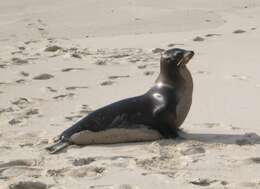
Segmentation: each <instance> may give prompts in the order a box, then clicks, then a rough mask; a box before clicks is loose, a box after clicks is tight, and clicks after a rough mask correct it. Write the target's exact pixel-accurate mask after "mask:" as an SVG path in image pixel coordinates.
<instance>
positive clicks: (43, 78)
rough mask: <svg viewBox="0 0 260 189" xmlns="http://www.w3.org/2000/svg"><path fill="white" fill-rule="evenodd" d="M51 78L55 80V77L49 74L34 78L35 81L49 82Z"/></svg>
mask: <svg viewBox="0 0 260 189" xmlns="http://www.w3.org/2000/svg"><path fill="white" fill-rule="evenodd" d="M51 78H54V76H53V75H51V74H48V73H44V74H40V75H38V76H35V77H33V79H34V80H48V79H51Z"/></svg>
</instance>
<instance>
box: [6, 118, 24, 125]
mask: <svg viewBox="0 0 260 189" xmlns="http://www.w3.org/2000/svg"><path fill="white" fill-rule="evenodd" d="M8 123H9V124H10V125H11V126H13V125H17V124H19V123H22V121H21V120H20V119H19V118H13V119H11V120H10V121H8Z"/></svg>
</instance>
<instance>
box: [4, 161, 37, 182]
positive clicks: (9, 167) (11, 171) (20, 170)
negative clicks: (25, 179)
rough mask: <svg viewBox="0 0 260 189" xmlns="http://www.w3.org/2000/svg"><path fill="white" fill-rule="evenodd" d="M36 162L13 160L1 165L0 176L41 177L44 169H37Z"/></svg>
mask: <svg viewBox="0 0 260 189" xmlns="http://www.w3.org/2000/svg"><path fill="white" fill-rule="evenodd" d="M37 165H38V162H37V161H36V160H13V161H9V162H6V163H1V164H0V176H1V177H2V178H7V179H8V178H11V177H18V176H21V175H23V176H29V177H39V176H41V171H42V169H41V168H39V167H36V166H37Z"/></svg>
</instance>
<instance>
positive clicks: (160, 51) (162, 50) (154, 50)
mask: <svg viewBox="0 0 260 189" xmlns="http://www.w3.org/2000/svg"><path fill="white" fill-rule="evenodd" d="M164 51H165V49H161V48H155V49H153V50H152V52H153V53H154V54H157V53H162V52H164Z"/></svg>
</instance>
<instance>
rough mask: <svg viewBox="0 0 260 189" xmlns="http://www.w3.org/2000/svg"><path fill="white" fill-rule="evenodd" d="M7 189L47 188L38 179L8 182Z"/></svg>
mask: <svg viewBox="0 0 260 189" xmlns="http://www.w3.org/2000/svg"><path fill="white" fill-rule="evenodd" d="M8 188H9V189H47V188H48V185H47V184H45V183H43V182H40V181H29V180H28V181H18V182H14V183H11V184H9V186H8Z"/></svg>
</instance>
